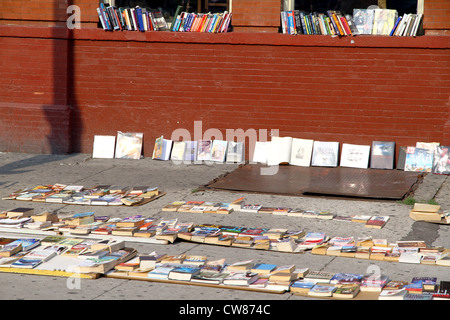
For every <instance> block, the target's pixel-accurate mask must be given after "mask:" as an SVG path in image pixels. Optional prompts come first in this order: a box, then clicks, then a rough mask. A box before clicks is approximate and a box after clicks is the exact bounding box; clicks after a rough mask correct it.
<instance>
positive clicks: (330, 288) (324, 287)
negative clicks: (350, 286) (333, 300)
mask: <svg viewBox="0 0 450 320" xmlns="http://www.w3.org/2000/svg"><path fill="white" fill-rule="evenodd" d="M336 289H337V287H336V286H334V285H330V284H328V283H316V284H315V285H314V287H312V288H311V289H310V290H309V291H308V295H309V296H314V297H332V296H333V292H334V291H335V290H336Z"/></svg>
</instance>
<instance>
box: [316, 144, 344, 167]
mask: <svg viewBox="0 0 450 320" xmlns="http://www.w3.org/2000/svg"><path fill="white" fill-rule="evenodd" d="M338 159H339V142H328V141H314V144H313V153H312V162H311V165H313V166H318V167H337V165H338Z"/></svg>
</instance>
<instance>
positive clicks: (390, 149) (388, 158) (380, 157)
mask: <svg viewBox="0 0 450 320" xmlns="http://www.w3.org/2000/svg"><path fill="white" fill-rule="evenodd" d="M394 158H395V142H393V141H372V149H371V153H370V168H372V169H393V168H394Z"/></svg>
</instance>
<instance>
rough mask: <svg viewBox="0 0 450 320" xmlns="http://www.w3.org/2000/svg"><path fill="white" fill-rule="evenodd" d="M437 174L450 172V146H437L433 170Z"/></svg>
mask: <svg viewBox="0 0 450 320" xmlns="http://www.w3.org/2000/svg"><path fill="white" fill-rule="evenodd" d="M431 171H432V172H433V173H435V174H450V146H437V147H436V150H435V151H434V157H433V165H432V170H431Z"/></svg>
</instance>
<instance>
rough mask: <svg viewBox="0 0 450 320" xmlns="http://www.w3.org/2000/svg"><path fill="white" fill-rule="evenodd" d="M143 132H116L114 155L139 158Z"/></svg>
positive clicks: (116, 156) (123, 157) (124, 157)
mask: <svg viewBox="0 0 450 320" xmlns="http://www.w3.org/2000/svg"><path fill="white" fill-rule="evenodd" d="M143 136H144V135H143V133H131V132H127V133H124V132H121V131H118V132H117V141H116V150H115V154H114V157H115V158H122V159H140V158H141V152H142V139H143Z"/></svg>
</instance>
